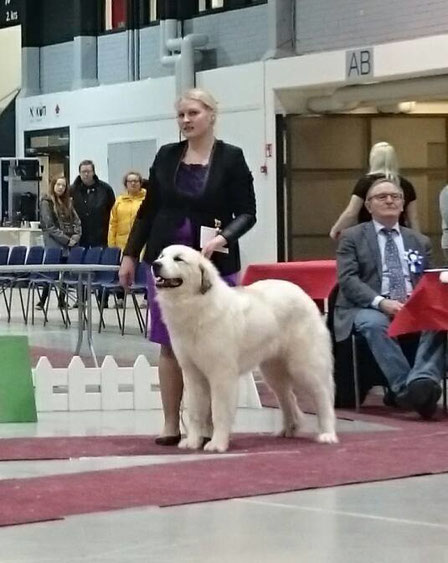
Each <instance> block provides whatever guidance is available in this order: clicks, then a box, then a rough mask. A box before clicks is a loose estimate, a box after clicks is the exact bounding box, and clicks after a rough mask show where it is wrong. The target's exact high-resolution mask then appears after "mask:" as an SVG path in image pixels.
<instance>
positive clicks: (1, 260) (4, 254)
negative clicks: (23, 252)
mask: <svg viewBox="0 0 448 563" xmlns="http://www.w3.org/2000/svg"><path fill="white" fill-rule="evenodd" d="M8 258H9V246H0V266H6V264H7V263H8Z"/></svg>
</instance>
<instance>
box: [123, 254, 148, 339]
mask: <svg viewBox="0 0 448 563" xmlns="http://www.w3.org/2000/svg"><path fill="white" fill-rule="evenodd" d="M146 268H147V266H146V264H145V263H143V262H139V263H138V264H137V267H136V269H135V278H134V283H133V284H132V285H131V286H130V287H129V288H128V289H127V290H126V291H125V293H124V305H123V321H122V323H123V327H122V332H121V334H122V335H123V334H124V328H125V324H126V301H127V297H128V295H130V296H131V299H132V304H133V305H134V311H135V316H136V317H137V322H138V326H139V328H140V332H141V333H142V334H145V336H146V333H147V319H148V305H146V310H145V316H144V317H143V315H142V311H141V309H140V306H139V304H138V301H137V295H143V294H146V287H147V275H146Z"/></svg>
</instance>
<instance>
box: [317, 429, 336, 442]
mask: <svg viewBox="0 0 448 563" xmlns="http://www.w3.org/2000/svg"><path fill="white" fill-rule="evenodd" d="M316 440H317V441H318V442H319V444H337V443H338V442H339V440H338V437H337V436H336V432H322V434H318V436H317V438H316Z"/></svg>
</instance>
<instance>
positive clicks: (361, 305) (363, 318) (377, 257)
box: [334, 179, 445, 419]
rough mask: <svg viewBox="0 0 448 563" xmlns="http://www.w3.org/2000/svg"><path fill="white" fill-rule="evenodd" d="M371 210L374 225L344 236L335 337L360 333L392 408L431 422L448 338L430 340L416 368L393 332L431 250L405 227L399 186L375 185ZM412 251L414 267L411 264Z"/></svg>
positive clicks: (422, 344) (423, 343)
mask: <svg viewBox="0 0 448 563" xmlns="http://www.w3.org/2000/svg"><path fill="white" fill-rule="evenodd" d="M365 205H366V207H367V209H368V210H369V212H370V213H371V215H372V221H370V222H368V223H362V224H360V225H356V226H355V227H351V228H349V229H347V230H345V231H344V232H343V234H342V237H341V239H340V242H339V245H338V250H337V264H338V278H339V293H338V297H337V300H336V307H335V312H334V331H335V337H336V340H337V341H342V340H345V339H346V338H348V337H349V335H350V333H351V331H352V330H353V329H354V330H355V331H356V332H358V333H360V334H361V335H362V336H364V338H365V339H366V340H367V343H368V345H369V347H370V349H371V351H372V354H373V356H374V357H375V360H376V361H377V363H378V365H379V367H380V368H381V370H382V371H383V373H384V375H385V377H386V379H387V381H388V383H389V387H390V391H391V393H392V397H391V399H392V402H394V403H395V404H397V405H399V406H403V407H410V408H412V409H414V410H416V411H417V412H418V413H419V414H420V415H421V416H422V417H423V418H426V419H428V418H431V417H432V416H433V414H434V413H435V411H436V408H437V401H438V400H439V398H440V394H441V387H440V381H441V378H442V376H443V369H444V338H445V335H444V334H443V333H435V332H423V333H422V334H421V335H420V340H419V345H418V349H417V353H416V358H415V363H414V366H413V367H412V368H411V367H410V365H409V362H408V360H407V359H406V357H405V355H404V354H403V352H402V350H401V348H400V345H399V343H398V342H397V341H396V340H395V339H393V338H390V337H389V336H388V334H387V329H388V327H389V324H390V321H391V318H392V317H393V316H394V315H395V314H396V313H397V312H398V311H400V309H401V308H402V307H403V303H404V302H405V301H406V299H407V297H408V296H409V295H410V293H411V292H412V290H413V288H414V286H415V285H416V283H417V281H418V279H419V276H420V275H421V273H422V271H423V269H425V268H428V267H430V265H431V264H430V261H431V244H430V241H429V239H428V238H427V237H426V236H424V235H422V234H420V233H418V232H417V231H413V230H412V229H408V228H406V227H401V226H400V225H399V223H398V219H399V217H400V213H401V212H402V211H403V192H402V190H401V188H400V187H398V186H397V185H395V184H394V183H393V182H391V181H389V180H386V179H380V180H377V181H376V182H375V183H373V184H372V186H371V187H370V189H369V191H368V193H367V197H366V203H365ZM410 250H412V251H413V255H412V257H413V260H414V261H410V260H408V253H409V251H410ZM416 257H417V261H415V259H416ZM420 258H421V260H420ZM410 262H411V264H412V268H410ZM419 262H420V264H419ZM416 269H417V270H418V271H417V272H415V271H414V270H416Z"/></svg>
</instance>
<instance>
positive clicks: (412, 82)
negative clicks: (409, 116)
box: [307, 74, 448, 113]
mask: <svg viewBox="0 0 448 563" xmlns="http://www.w3.org/2000/svg"><path fill="white" fill-rule="evenodd" d="M438 96H443V97H448V75H446V74H444V75H440V76H427V77H421V78H412V79H408V80H393V81H390V82H378V83H376V84H358V85H355V86H344V87H343V88H339V89H338V90H336V91H335V92H334V93H333V94H332V95H329V96H316V97H312V98H309V99H308V101H307V108H308V110H309V111H311V112H314V113H331V112H340V111H348V110H351V109H354V108H355V107H358V106H359V105H360V104H362V103H366V102H370V103H377V102H378V103H379V102H380V101H381V103H382V104H385V103H386V102H387V103H389V104H390V103H393V102H400V101H407V100H418V99H422V98H423V99H428V98H434V97H438Z"/></svg>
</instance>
